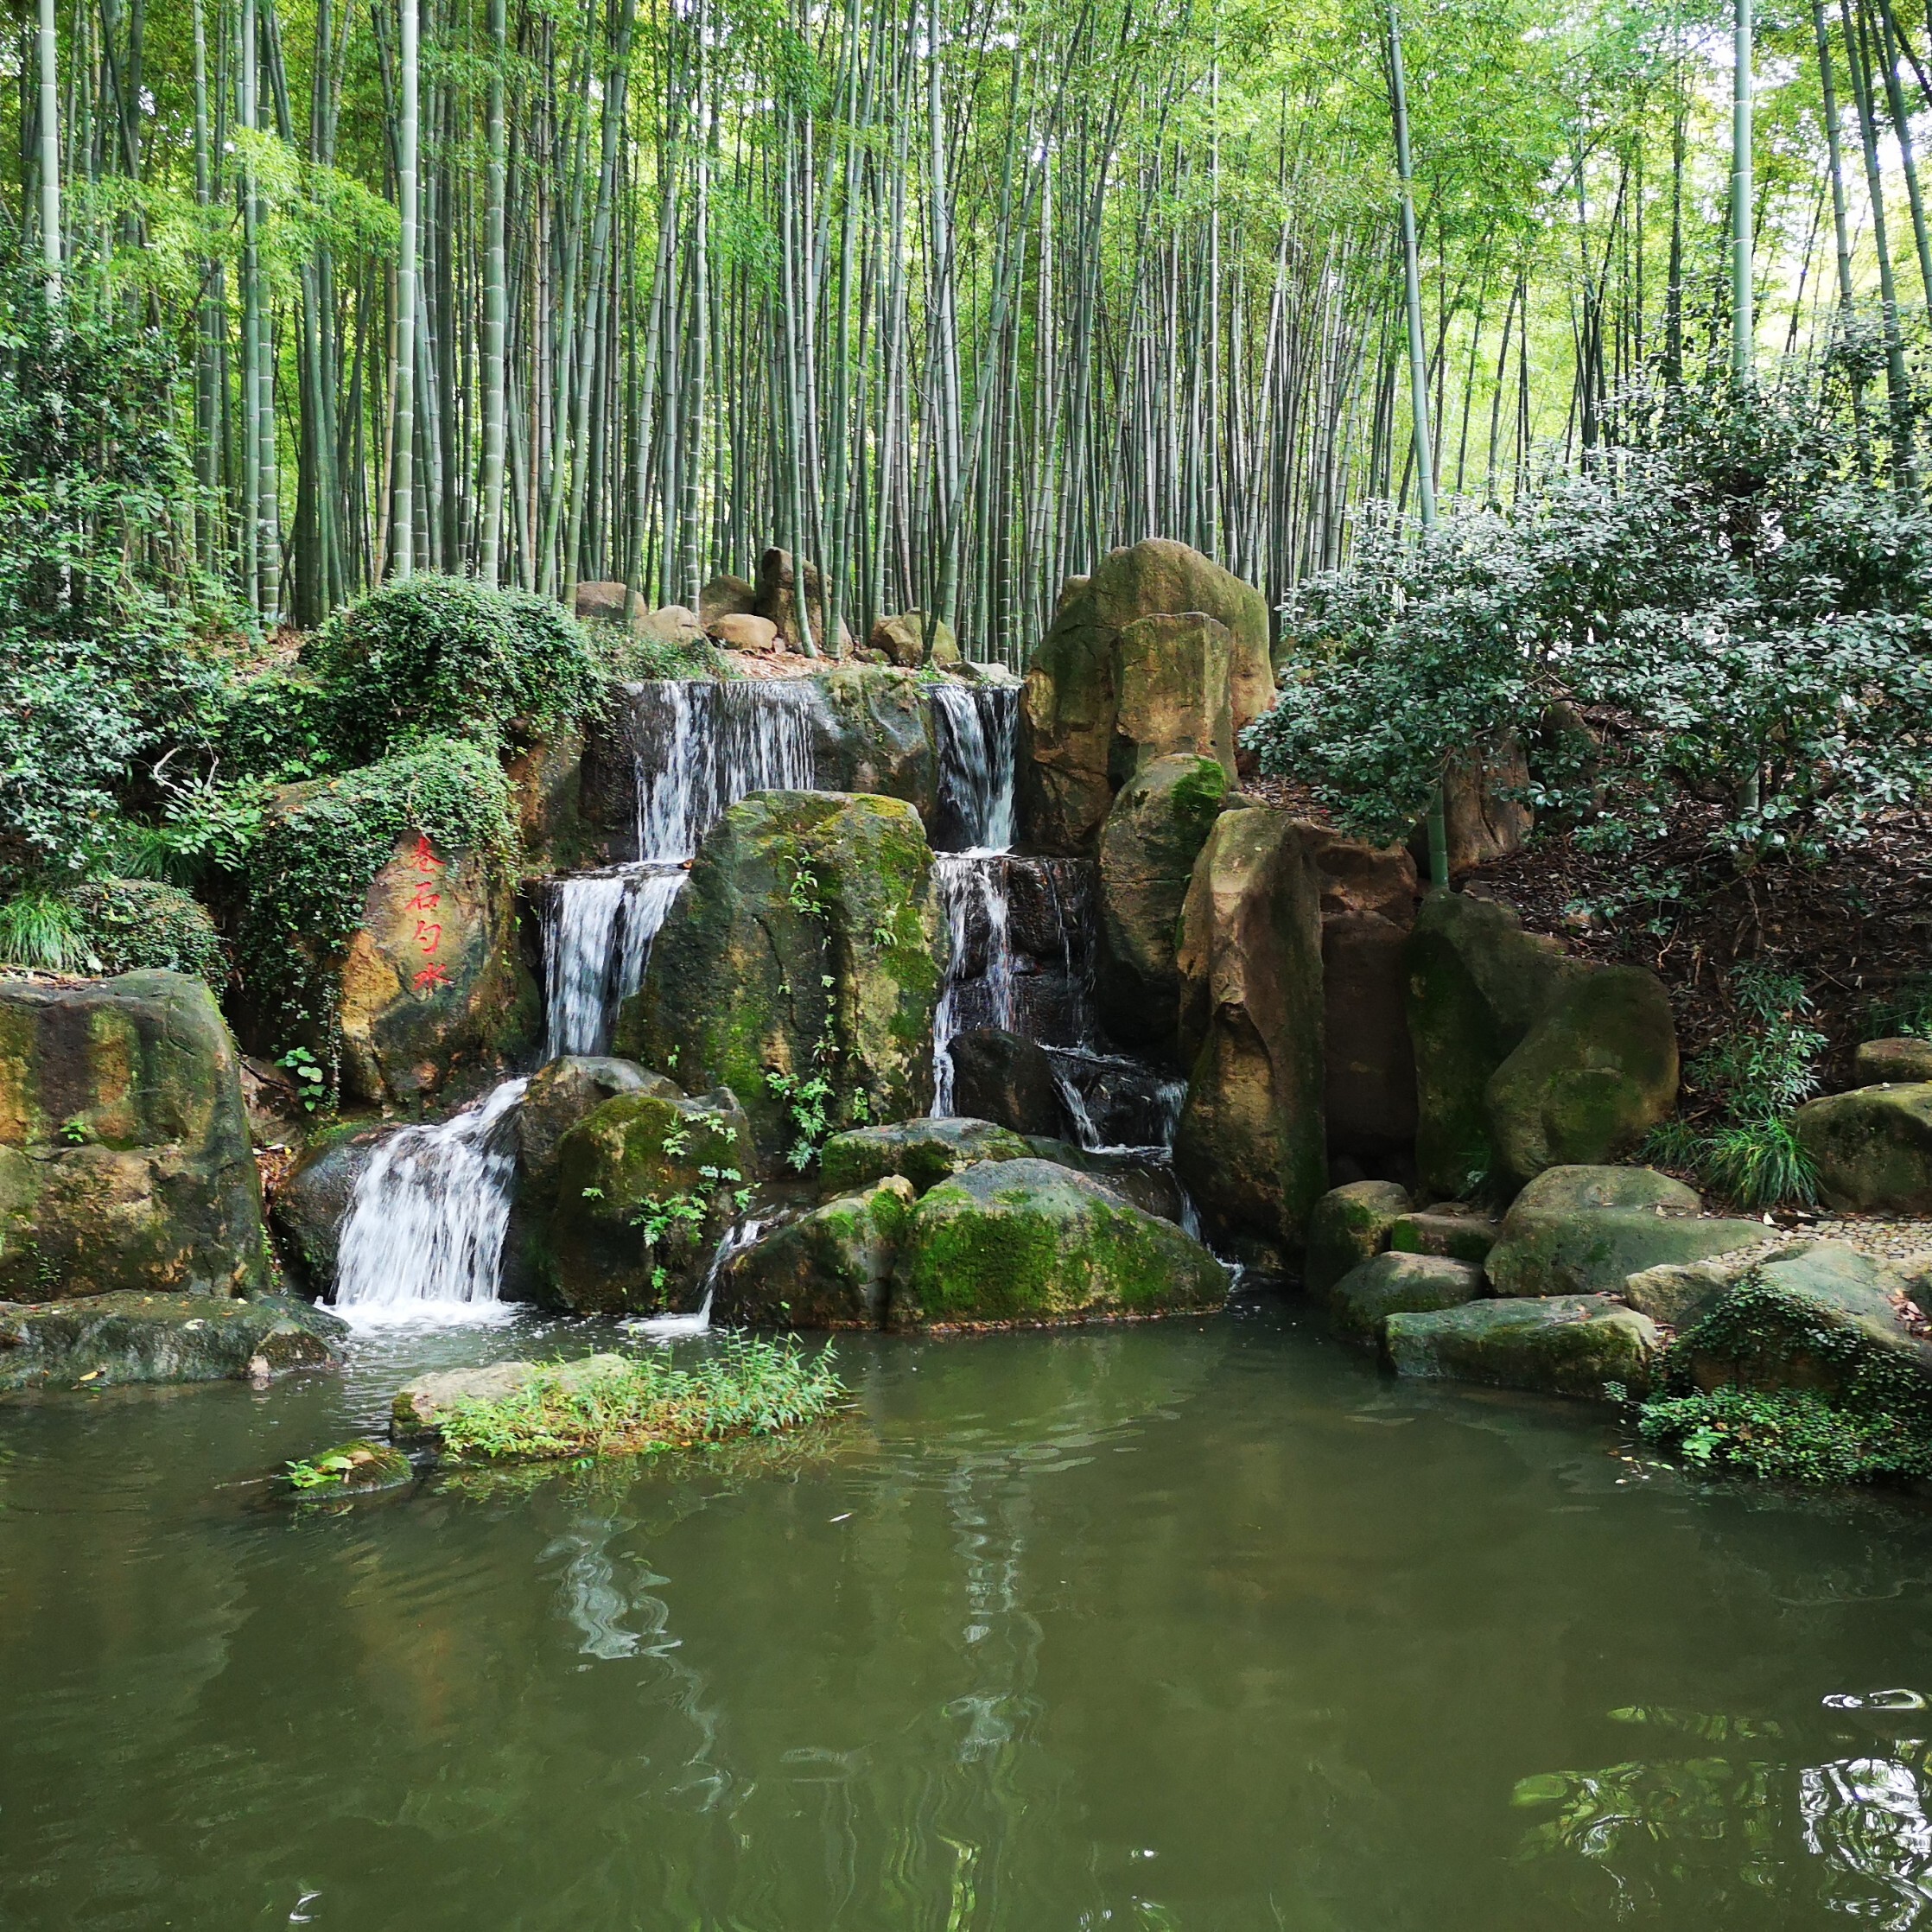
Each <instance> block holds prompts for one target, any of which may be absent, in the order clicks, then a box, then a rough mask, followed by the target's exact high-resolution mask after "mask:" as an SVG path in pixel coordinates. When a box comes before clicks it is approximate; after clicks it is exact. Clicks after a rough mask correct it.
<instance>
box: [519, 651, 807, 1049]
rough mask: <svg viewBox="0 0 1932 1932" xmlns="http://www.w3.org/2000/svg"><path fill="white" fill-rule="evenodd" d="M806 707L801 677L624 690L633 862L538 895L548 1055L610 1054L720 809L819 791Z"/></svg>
mask: <svg viewBox="0 0 1932 1932" xmlns="http://www.w3.org/2000/svg"><path fill="white" fill-rule="evenodd" d="M812 701H813V693H812V692H811V690H809V689H807V688H806V687H805V684H804V680H799V679H785V680H782V681H781V680H777V679H772V680H764V681H760V680H755V679H747V680H745V681H743V682H741V683H721V684H713V683H704V682H702V681H698V680H691V679H670V678H665V679H661V680H655V681H653V682H651V683H642V684H629V685H626V687H625V688H624V693H623V700H622V702H623V705H624V711H623V716H622V720H621V728H622V734H623V739H624V742H625V745H626V748H627V749H628V750H629V752H630V753H631V771H632V784H633V785H634V787H635V798H634V805H633V826H634V835H635V838H636V842H637V852H636V857H635V859H634V860H633V861H631V862H629V863H627V864H625V865H620V866H613V867H607V868H605V869H604V870H601V871H598V872H581V873H574V874H570V875H569V876H568V877H565V878H561V879H556V880H551V881H550V885H549V886H548V887H547V888H546V889H545V893H544V903H543V981H544V985H545V988H546V990H547V1006H548V1012H549V1019H550V1028H549V1043H550V1044H549V1050H550V1055H551V1056H552V1057H553V1058H554V1057H555V1056H556V1055H557V1054H559V1053H604V1052H609V1050H610V1040H611V1033H612V1031H613V1028H614V1027H615V1026H616V1024H617V1014H618V1009H619V1007H621V1006H622V1005H623V1003H624V1002H625V1001H626V1000H627V999H629V998H630V996H631V995H632V994H633V993H635V992H636V991H637V989H638V988H639V987H640V986H642V985H643V984H644V974H645V967H646V966H648V965H649V963H650V961H651V941H652V940H653V939H654V938H655V937H657V935H658V927H659V926H661V925H663V924H664V916H665V914H666V913H667V912H670V904H671V901H672V900H673V899H676V898H677V894H678V893H679V892H680V891H682V890H683V884H684V878H685V874H684V867H686V866H687V865H688V864H689V863H690V861H691V859H692V858H693V857H694V856H695V855H696V852H697V848H698V843H699V842H700V841H701V840H702V838H703V836H704V835H705V833H706V832H708V831H709V829H711V827H712V826H713V825H714V824H715V823H716V822H717V820H718V819H719V818H720V817H722V816H723V814H724V813H725V811H726V810H728V809H729V808H730V807H731V806H732V805H734V804H737V802H738V801H739V799H740V798H744V797H745V796H746V794H747V793H748V792H753V791H813V790H815V789H816V776H817V775H816V772H815V771H814V768H813V759H812V740H811V707H812Z"/></svg>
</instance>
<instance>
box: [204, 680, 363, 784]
mask: <svg viewBox="0 0 1932 1932" xmlns="http://www.w3.org/2000/svg"><path fill="white" fill-rule="evenodd" d="M335 731H336V721H335V706H334V699H333V697H332V696H331V694H330V692H329V691H328V690H327V688H326V687H325V686H324V684H323V683H322V681H321V678H320V677H317V676H316V675H315V672H313V671H311V670H308V669H306V668H304V667H303V666H302V665H299V664H296V665H289V664H276V665H273V666H271V667H270V669H268V670H263V671H257V672H256V673H255V674H253V675H252V676H242V677H237V678H236V679H235V681H234V683H232V685H231V686H230V688H229V690H228V692H227V694H226V699H225V702H224V703H223V707H222V712H221V717H220V720H219V723H218V725H217V726H216V729H215V738H214V753H215V758H216V760H217V766H218V769H219V771H220V772H222V773H223V774H224V775H225V776H226V777H227V778H229V779H265V780H267V781H268V782H269V783H270V784H272V785H292V784H295V783H296V782H297V781H298V780H300V779H315V778H321V776H322V775H323V774H324V773H325V772H330V771H333V770H334V769H335V768H336V766H339V765H340V764H341V763H342V762H343V761H342V759H340V756H339V755H338V754H337V751H336V745H335Z"/></svg>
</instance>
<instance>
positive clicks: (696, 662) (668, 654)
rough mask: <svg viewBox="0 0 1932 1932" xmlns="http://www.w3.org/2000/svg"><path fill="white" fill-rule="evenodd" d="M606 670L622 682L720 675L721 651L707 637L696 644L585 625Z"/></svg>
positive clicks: (613, 627)
mask: <svg viewBox="0 0 1932 1932" xmlns="http://www.w3.org/2000/svg"><path fill="white" fill-rule="evenodd" d="M586 628H588V630H589V632H590V633H591V637H592V639H593V641H594V646H595V648H596V650H597V651H598V654H599V655H600V656H601V658H602V659H603V662H604V668H605V670H607V672H608V673H609V674H610V676H611V677H613V678H616V679H618V680H619V681H620V683H626V684H628V683H641V682H645V681H648V680H651V679H655V678H679V677H687V678H688V677H724V676H726V675H727V671H726V669H725V660H724V657H723V654H722V653H721V651H719V649H718V647H717V646H716V645H715V644H713V643H712V642H711V641H710V639H709V638H705V639H699V640H698V642H696V644H686V643H682V642H674V641H672V640H671V639H666V638H640V637H639V636H638V635H637V634H636V632H633V631H632V630H631V629H630V628H629V627H628V626H622V625H616V624H594V625H589V626H586Z"/></svg>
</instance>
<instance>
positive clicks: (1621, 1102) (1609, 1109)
mask: <svg viewBox="0 0 1932 1932" xmlns="http://www.w3.org/2000/svg"><path fill="white" fill-rule="evenodd" d="M1407 956H1408V1030H1409V1038H1410V1040H1411V1042H1412V1044H1413V1046H1414V1053H1415V1077H1416V1097H1417V1105H1418V1119H1417V1125H1416V1141H1415V1153H1416V1165H1417V1167H1418V1169H1419V1171H1420V1176H1421V1179H1422V1184H1423V1185H1424V1186H1425V1187H1427V1188H1428V1189H1430V1190H1432V1191H1433V1192H1436V1193H1439V1194H1443V1195H1452V1196H1455V1195H1461V1194H1464V1193H1466V1192H1469V1191H1470V1190H1471V1188H1472V1187H1473V1186H1476V1185H1482V1184H1484V1183H1487V1184H1490V1185H1498V1184H1500V1185H1505V1186H1520V1185H1522V1183H1523V1182H1524V1181H1526V1180H1528V1179H1530V1178H1531V1177H1532V1176H1533V1175H1535V1174H1537V1173H1541V1172H1542V1170H1543V1169H1544V1168H1546V1167H1549V1166H1564V1165H1577V1164H1586V1165H1596V1164H1599V1163H1602V1162H1605V1161H1609V1160H1615V1159H1617V1157H1618V1156H1619V1155H1621V1154H1624V1153H1629V1152H1630V1149H1631V1148H1632V1147H1635V1146H1636V1143H1637V1142H1638V1141H1640V1140H1642V1138H1643V1135H1644V1134H1646V1133H1647V1132H1648V1131H1649V1129H1650V1128H1652V1127H1654V1126H1655V1125H1656V1123H1657V1122H1659V1121H1661V1120H1662V1119H1664V1118H1666V1117H1667V1116H1668V1114H1669V1112H1670V1109H1671V1108H1672V1107H1673V1106H1674V1105H1675V1101H1676V1094H1677V1042H1676V1033H1675V1026H1674V1024H1673V1021H1672V1018H1671V1013H1670V1003H1669V1000H1668V995H1666V994H1665V992H1664V990H1663V988H1662V984H1661V982H1659V981H1658V980H1657V978H1656V975H1654V974H1652V973H1649V972H1646V971H1644V970H1643V969H1642V968H1640V967H1629V966H1611V967H1595V966H1591V965H1588V964H1586V963H1583V962H1581V961H1578V960H1573V959H1570V958H1567V956H1565V955H1564V953H1563V951H1562V949H1561V947H1560V945H1559V944H1558V943H1557V942H1556V941H1555V940H1554V939H1549V938H1546V937H1539V936H1536V935H1533V934H1530V933H1528V932H1525V931H1523V930H1522V921H1521V920H1520V919H1519V918H1517V916H1516V913H1515V912H1513V911H1511V910H1510V908H1509V907H1508V906H1503V905H1502V904H1501V903H1500V902H1498V901H1497V900H1494V899H1477V898H1472V897H1470V896H1468V895H1466V894H1463V893H1432V894H1431V895H1430V896H1429V897H1428V898H1427V899H1426V900H1425V901H1424V902H1423V905H1422V907H1421V910H1420V912H1418V913H1417V915H1416V919H1415V925H1414V931H1412V932H1411V934H1410V936H1409V940H1408V953H1407Z"/></svg>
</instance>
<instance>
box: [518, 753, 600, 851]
mask: <svg viewBox="0 0 1932 1932" xmlns="http://www.w3.org/2000/svg"><path fill="white" fill-rule="evenodd" d="M583 744H584V734H583V728H582V726H581V725H573V726H571V727H569V728H568V729H565V730H561V731H558V732H556V733H554V734H550V735H549V736H546V737H537V736H532V737H531V738H529V739H528V740H525V741H524V742H522V743H520V744H518V745H517V746H516V747H515V748H514V749H513V751H512V753H511V755H510V756H509V757H508V758H507V759H505V760H504V766H503V775H504V776H505V778H506V779H508V780H509V781H510V802H511V810H512V813H513V815H514V817H515V819H516V824H517V843H518V850H519V852H520V854H521V857H522V862H523V867H524V870H525V871H526V872H530V873H540V872H568V871H571V870H573V869H575V867H579V866H582V865H585V864H587V863H588V862H589V861H590V858H591V856H592V855H593V853H594V849H595V844H596V835H595V833H594V830H592V829H590V828H589V827H588V826H587V825H586V824H585V823H584V822H583Z"/></svg>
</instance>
